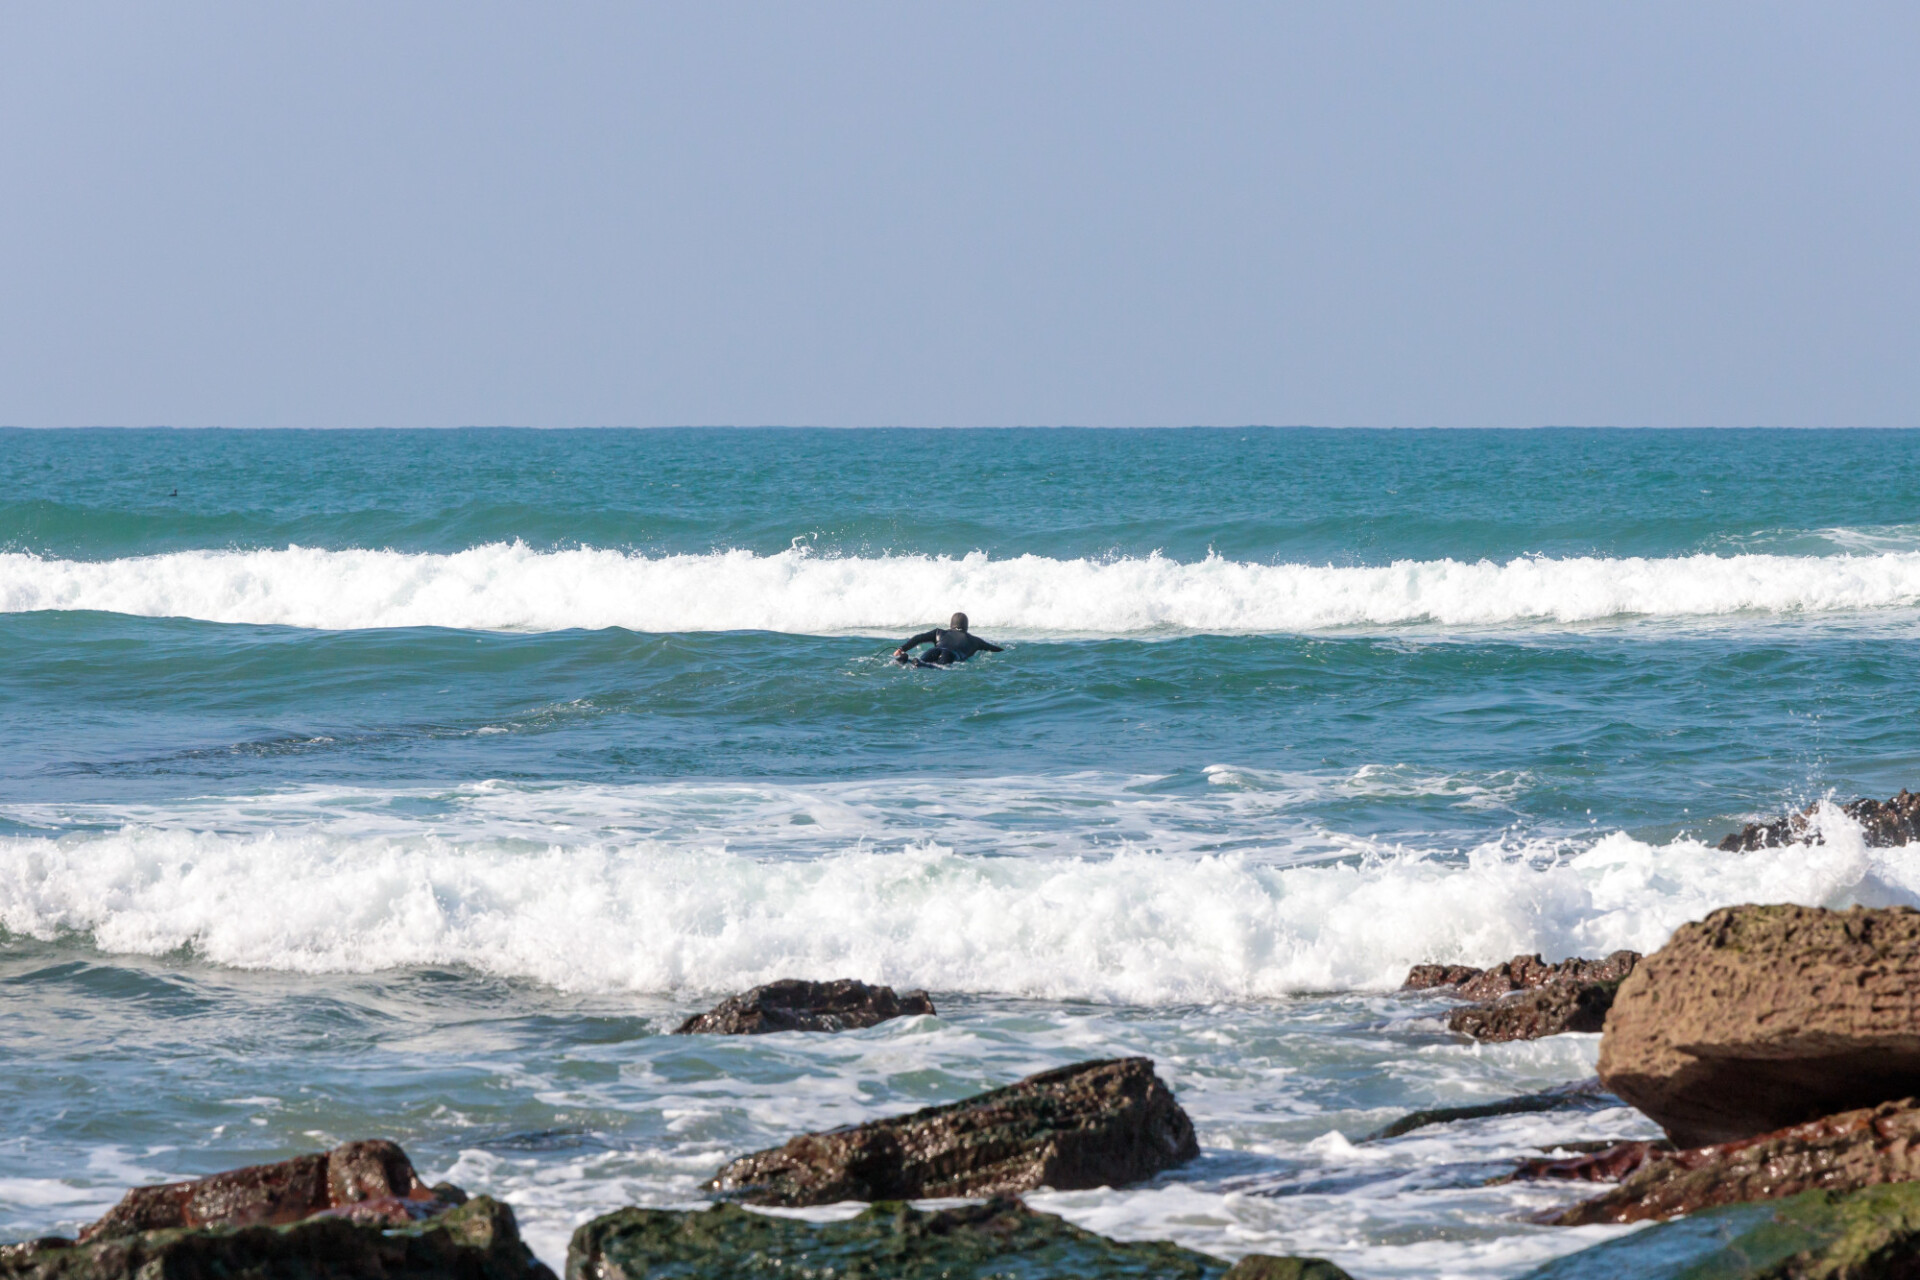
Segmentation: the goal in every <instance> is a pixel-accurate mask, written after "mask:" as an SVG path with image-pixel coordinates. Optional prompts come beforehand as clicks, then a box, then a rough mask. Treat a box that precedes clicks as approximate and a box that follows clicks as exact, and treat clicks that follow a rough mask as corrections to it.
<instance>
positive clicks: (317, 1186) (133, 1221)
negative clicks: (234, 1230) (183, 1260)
mask: <svg viewBox="0 0 1920 1280" xmlns="http://www.w3.org/2000/svg"><path fill="white" fill-rule="evenodd" d="M465 1199H466V1194H465V1193H464V1192H462V1191H460V1189H459V1188H457V1187H452V1186H447V1187H445V1188H444V1189H442V1188H430V1187H428V1186H426V1185H425V1184H424V1183H422V1182H421V1181H420V1177H419V1175H418V1174H416V1173H415V1172H414V1170H413V1162H412V1161H410V1160H408V1159H407V1153H406V1152H404V1151H402V1150H401V1149H400V1147H399V1146H398V1145H397V1144H395V1143H392V1142H387V1141H385V1140H381V1139H375V1140H372V1141H367V1142H349V1143H346V1144H344V1145H342V1146H338V1147H335V1148H334V1149H333V1150H331V1151H327V1152H322V1153H320V1154H317V1155H310V1156H296V1157H295V1158H294V1159H292V1160H282V1161H280V1162H278V1163H277V1164H256V1165H249V1166H247V1167H246V1168H244V1169H232V1170H229V1171H227V1172H226V1173H216V1174H214V1175H213V1176H212V1177H210V1178H196V1179H194V1180H193V1181H191V1182H168V1183H163V1184H161V1185H158V1186H148V1187H135V1188H133V1190H131V1191H129V1192H127V1194H126V1195H125V1196H124V1197H123V1198H122V1199H121V1201H120V1203H119V1204H117V1205H115V1206H114V1207H113V1208H112V1209H109V1210H108V1211H107V1212H106V1214H105V1215H104V1216H103V1217H101V1219H100V1220H99V1221H98V1222H95V1223H93V1224H91V1225H89V1226H87V1227H84V1228H82V1229H81V1232H80V1239H81V1240H82V1241H87V1240H95V1239H99V1238H101V1237H103V1236H111V1235H125V1234H127V1233H129V1232H135V1231H160V1230H165V1229H168V1228H175V1227H212V1226H228V1227H245V1226H253V1225H256V1224H268V1225H273V1224H280V1223H288V1222H299V1221H300V1220H302V1219H303V1218H310V1217H312V1216H313V1215H314V1214H317V1213H323V1212H329V1211H331V1212H335V1213H343V1214H348V1215H349V1216H353V1217H357V1218H359V1219H361V1220H367V1221H372V1220H380V1221H390V1222H397V1223H405V1222H413V1221H417V1220H419V1219H421V1218H426V1217H431V1216H432V1215H433V1214H434V1213H437V1212H442V1211H444V1210H446V1209H447V1208H449V1207H451V1205H453V1204H457V1203H459V1202H461V1201H463V1200H465Z"/></svg>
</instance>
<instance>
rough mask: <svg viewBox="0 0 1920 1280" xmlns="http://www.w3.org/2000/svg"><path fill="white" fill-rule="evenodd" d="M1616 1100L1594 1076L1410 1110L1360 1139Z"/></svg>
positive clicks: (1375, 1138)
mask: <svg viewBox="0 0 1920 1280" xmlns="http://www.w3.org/2000/svg"><path fill="white" fill-rule="evenodd" d="M1616 1101H1617V1100H1616V1099H1614V1098H1613V1097H1612V1096H1611V1095H1609V1094H1608V1093H1607V1092H1606V1091H1605V1090H1604V1089H1602V1088H1601V1087H1600V1081H1599V1079H1598V1078H1597V1077H1595V1078H1591V1079H1587V1080H1581V1081H1579V1082H1578V1083H1576V1084H1568V1085H1561V1086H1560V1087H1558V1088H1555V1089H1544V1090H1542V1091H1541V1092H1539V1093H1523V1094H1521V1095H1519V1096H1518V1097H1514V1098H1501V1099H1499V1100H1498V1101H1496V1102H1476V1103H1470V1104H1468V1105H1467V1106H1463V1107H1429V1108H1427V1109H1426V1110H1424V1111H1414V1112H1410V1113H1408V1114H1407V1115H1404V1116H1401V1117H1400V1118H1399V1119H1398V1120H1395V1121H1394V1122H1393V1123H1392V1124H1389V1125H1386V1126H1385V1127H1383V1128H1381V1129H1378V1130H1375V1131H1374V1132H1373V1133H1370V1134H1368V1135H1367V1136H1366V1137H1364V1138H1362V1139H1361V1141H1362V1142H1378V1141H1380V1140H1382V1139H1384V1138H1398V1137H1400V1136H1401V1135H1402V1134H1407V1133H1412V1132H1413V1131H1414V1130H1415V1129H1424V1128H1426V1127H1427V1126H1428V1125H1434V1124H1453V1123H1454V1122H1456V1121H1460V1120H1481V1119H1485V1118H1486V1117H1488V1116H1514V1115H1526V1114H1528V1113H1531V1112H1536V1111H1569V1110H1573V1109H1575V1108H1590V1107H1600V1106H1608V1105H1612V1104H1614V1103H1615V1102H1616Z"/></svg>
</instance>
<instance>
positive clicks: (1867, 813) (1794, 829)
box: [1719, 788, 1920, 853]
mask: <svg viewBox="0 0 1920 1280" xmlns="http://www.w3.org/2000/svg"><path fill="white" fill-rule="evenodd" d="M1820 804H1821V802H1820V801H1815V802H1814V803H1812V804H1810V805H1808V806H1807V807H1806V808H1804V809H1802V810H1800V812H1798V813H1790V814H1788V815H1787V816H1786V817H1784V818H1775V819H1774V820H1773V821H1772V822H1749V823H1748V824H1747V825H1746V826H1744V827H1742V828H1740V830H1738V831H1736V832H1734V833H1733V834H1732V835H1730V836H1727V837H1726V838H1724V839H1722V840H1721V841H1720V846H1719V847H1720V848H1721V849H1722V850H1724V851H1725V852H1727V853H1750V852H1752V851H1753V850H1755V849H1774V848H1778V847H1779V846H1781V845H1786V844H1798V843H1807V844H1820V843H1822V837H1821V834H1820V832H1819V831H1818V830H1817V829H1816V828H1815V826H1814V821H1813V815H1814V813H1815V812H1816V811H1817V810H1818V809H1819V808H1820ZM1840 808H1841V810H1842V811H1843V812H1845V813H1846V815H1847V816H1848V817H1850V818H1852V819H1853V820H1854V821H1855V822H1858V823H1859V824H1860V827H1861V830H1862V831H1864V832H1865V833H1866V838H1867V844H1868V846H1869V847H1871V848H1888V847H1891V846H1893V845H1900V844H1907V843H1908V842H1910V841H1912V840H1915V839H1920V795H1914V794H1913V793H1912V792H1910V791H1908V790H1906V789H1905V788H1902V789H1901V791H1900V794H1899V795H1897V796H1894V797H1892V798H1891V799H1888V800H1850V801H1848V802H1847V803H1846V804H1843V805H1841V806H1840Z"/></svg>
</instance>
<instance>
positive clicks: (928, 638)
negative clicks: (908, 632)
mask: <svg viewBox="0 0 1920 1280" xmlns="http://www.w3.org/2000/svg"><path fill="white" fill-rule="evenodd" d="M934 634H935V633H934V632H932V631H922V632H921V633H920V634H919V635H917V636H915V637H914V638H913V639H911V640H902V641H901V642H900V647H899V648H898V649H895V650H894V652H895V653H905V652H906V651H907V650H909V649H912V648H916V647H917V646H919V645H923V644H932V643H933V637H934Z"/></svg>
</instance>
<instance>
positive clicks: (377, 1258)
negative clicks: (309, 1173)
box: [0, 1166, 553, 1280]
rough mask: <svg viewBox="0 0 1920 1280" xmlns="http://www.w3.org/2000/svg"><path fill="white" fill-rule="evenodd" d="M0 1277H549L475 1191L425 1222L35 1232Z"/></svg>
mask: <svg viewBox="0 0 1920 1280" xmlns="http://www.w3.org/2000/svg"><path fill="white" fill-rule="evenodd" d="M267 1167H271V1166H267ZM355 1203H356V1204H365V1203H370V1202H369V1201H360V1202H355ZM0 1280H553V1273H552V1272H551V1271H549V1270H548V1269H547V1268H546V1267H544V1266H542V1265H541V1264H540V1263H539V1262H538V1261H537V1260H536V1259H535V1258H534V1256H533V1254H532V1253H531V1252H530V1251H529V1250H528V1249H527V1246H526V1245H525V1244H523V1243H522V1242H521V1240H520V1233H519V1231H518V1229H517V1228H516V1227H515V1224H514V1220H513V1210H512V1209H510V1208H508V1207H507V1206H506V1205H504V1204H501V1203H500V1202H499V1201H497V1200H492V1199H489V1198H487V1197H485V1196H477V1197H475V1198H474V1199H472V1200H470V1201H468V1202H467V1203H466V1204H464V1205H461V1206H459V1207H457V1208H452V1209H449V1210H447V1211H446V1212H445V1213H443V1214H441V1215H439V1216H437V1217H434V1218H431V1219H429V1220H427V1221H425V1222H405V1223H401V1224H394V1223H389V1222H375V1223H362V1222H355V1221H352V1220H350V1219H349V1218H347V1217H344V1216H340V1215H338V1214H335V1213H324V1214H322V1215H321V1216H318V1217H311V1218H308V1219H306V1220H305V1221H303V1222H295V1223H290V1224H285V1225H279V1226H266V1225H253V1226H242V1227H233V1226H215V1227H176V1228H171V1229H167V1230H159V1231H134V1232H118V1233H110V1234H101V1233H96V1234H94V1235H93V1236H91V1237H89V1238H88V1239H87V1240H85V1241H80V1242H75V1241H72V1240H35V1241H30V1242H28V1243H26V1244H16V1245H8V1246H6V1247H4V1248H0Z"/></svg>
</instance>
